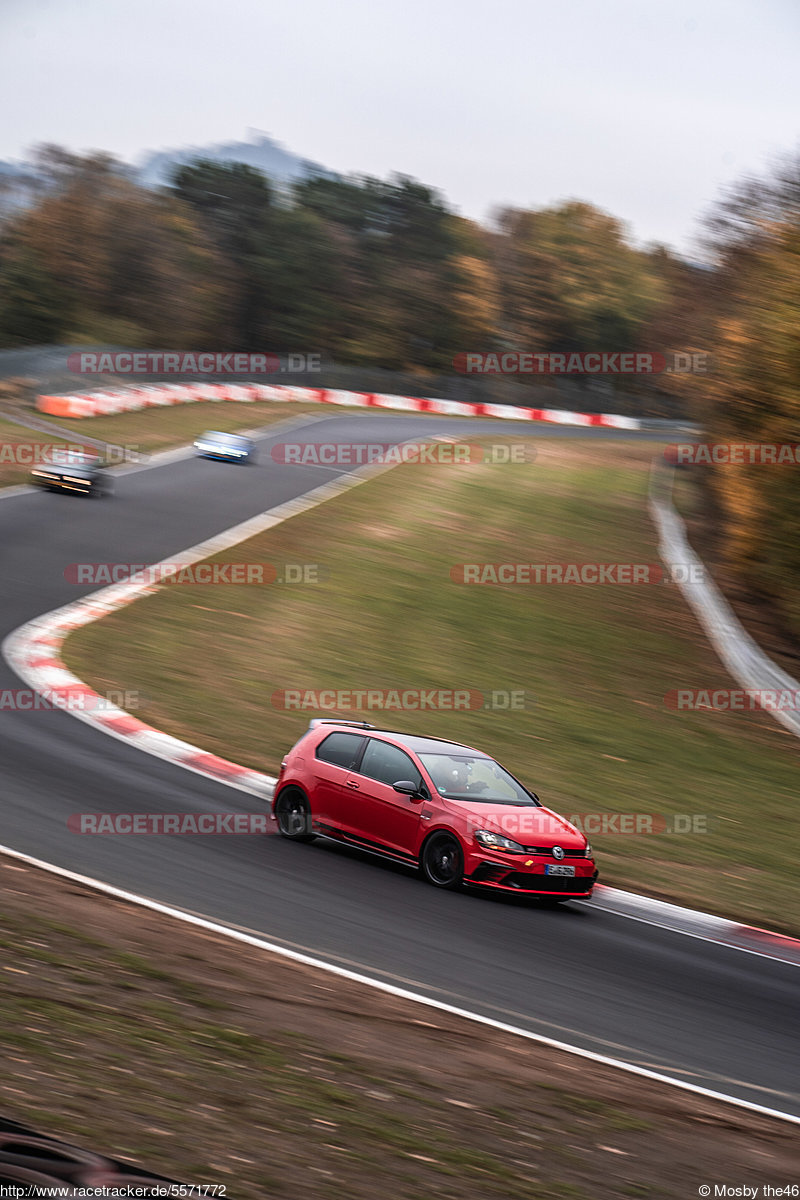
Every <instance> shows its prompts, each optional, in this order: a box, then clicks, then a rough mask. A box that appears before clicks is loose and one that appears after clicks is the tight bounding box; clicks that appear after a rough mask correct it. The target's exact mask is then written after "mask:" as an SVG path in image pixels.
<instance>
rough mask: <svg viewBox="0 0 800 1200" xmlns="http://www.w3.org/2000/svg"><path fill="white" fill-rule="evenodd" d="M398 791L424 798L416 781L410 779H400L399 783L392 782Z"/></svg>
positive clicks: (405, 794)
mask: <svg viewBox="0 0 800 1200" xmlns="http://www.w3.org/2000/svg"><path fill="white" fill-rule="evenodd" d="M392 787H393V788H394V790H395V791H396V792H401V793H402V795H404V796H414V797H417V798H419V799H420V800H421V799H422V796H421V795H420V790H419V788H418V787H417V785H416V783H412V782H411V780H410V779H398V781H397V783H394V784H392Z"/></svg>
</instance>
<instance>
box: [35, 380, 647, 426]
mask: <svg viewBox="0 0 800 1200" xmlns="http://www.w3.org/2000/svg"><path fill="white" fill-rule="evenodd" d="M224 400H232V401H234V402H235V403H237V404H242V403H253V402H254V401H257V400H269V401H272V402H276V401H277V402H285V403H295V404H335V405H341V406H344V407H347V408H387V409H393V410H397V411H399V412H423V413H438V414H439V415H440V416H453V417H494V418H495V419H500V420H503V421H543V422H545V423H546V424H551V425H585V426H590V427H597V426H602V427H605V428H608V429H641V428H642V423H641V421H640V420H639V419H638V418H637V417H622V416H619V415H617V414H614V413H581V412H570V411H568V410H566V409H559V408H555V409H554V408H515V407H514V406H513V405H511V404H466V403H463V402H462V401H460V400H438V399H428V398H423V397H419V396H392V395H386V394H384V393H380V392H347V391H341V390H337V389H334V388H306V387H294V386H291V385H286V384H271V383H184V384H181V383H163V384H150V385H147V386H142V387H136V388H120V389H119V390H118V391H106V392H81V393H80V394H76V395H70V396H39V398H38V400H37V401H36V406H37V408H38V409H39V410H40V412H43V413H48V414H49V415H50V416H53V417H68V418H72V419H75V418H81V417H99V416H111V415H112V414H114V413H121V412H136V411H138V410H139V409H142V408H149V407H156V406H162V405H171V404H187V403H190V402H193V401H201V402H202V401H206V402H208V401H215V402H216V401H224Z"/></svg>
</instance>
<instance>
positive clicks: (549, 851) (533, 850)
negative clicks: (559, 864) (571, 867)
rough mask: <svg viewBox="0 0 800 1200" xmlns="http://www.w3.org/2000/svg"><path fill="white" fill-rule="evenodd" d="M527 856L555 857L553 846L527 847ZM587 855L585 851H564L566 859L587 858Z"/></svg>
mask: <svg viewBox="0 0 800 1200" xmlns="http://www.w3.org/2000/svg"><path fill="white" fill-rule="evenodd" d="M525 853H526V854H545V855H547V857H548V858H552V857H553V847H552V846H526V847H525ZM585 857H586V854H585V851H583V850H564V858H585Z"/></svg>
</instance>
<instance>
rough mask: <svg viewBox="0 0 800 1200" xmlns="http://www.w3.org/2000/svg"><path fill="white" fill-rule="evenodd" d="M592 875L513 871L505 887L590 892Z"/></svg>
mask: <svg viewBox="0 0 800 1200" xmlns="http://www.w3.org/2000/svg"><path fill="white" fill-rule="evenodd" d="M592 883H593V879H592V876H591V875H581V876H577V877H576V876H574V875H573V876H569V875H527V874H523V872H522V871H512V872H511V874H510V875H507V876H506V878H505V879H504V880H503V886H504V887H516V888H520V889H524V890H525V891H526V892H531V891H535V892H588V891H589V890H590V888H591V886H592Z"/></svg>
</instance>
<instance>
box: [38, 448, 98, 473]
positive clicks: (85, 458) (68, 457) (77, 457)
mask: <svg viewBox="0 0 800 1200" xmlns="http://www.w3.org/2000/svg"><path fill="white" fill-rule="evenodd" d="M97 461H98V457H97V455H96V454H89V453H88V452H87V451H86V450H71V449H70V448H69V447H68V446H65V447H64V448H63V449H62V448H61V447H58V446H56V447H55V448H54V449H53V450H51V451H50V455H49V458H48V459H46V460H45V465H48V464H49V465H50V466H53V467H72V468H73V469H74V468H80V467H86V468H89V467H92V466H93V465H94V464H95V463H96V462H97Z"/></svg>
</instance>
